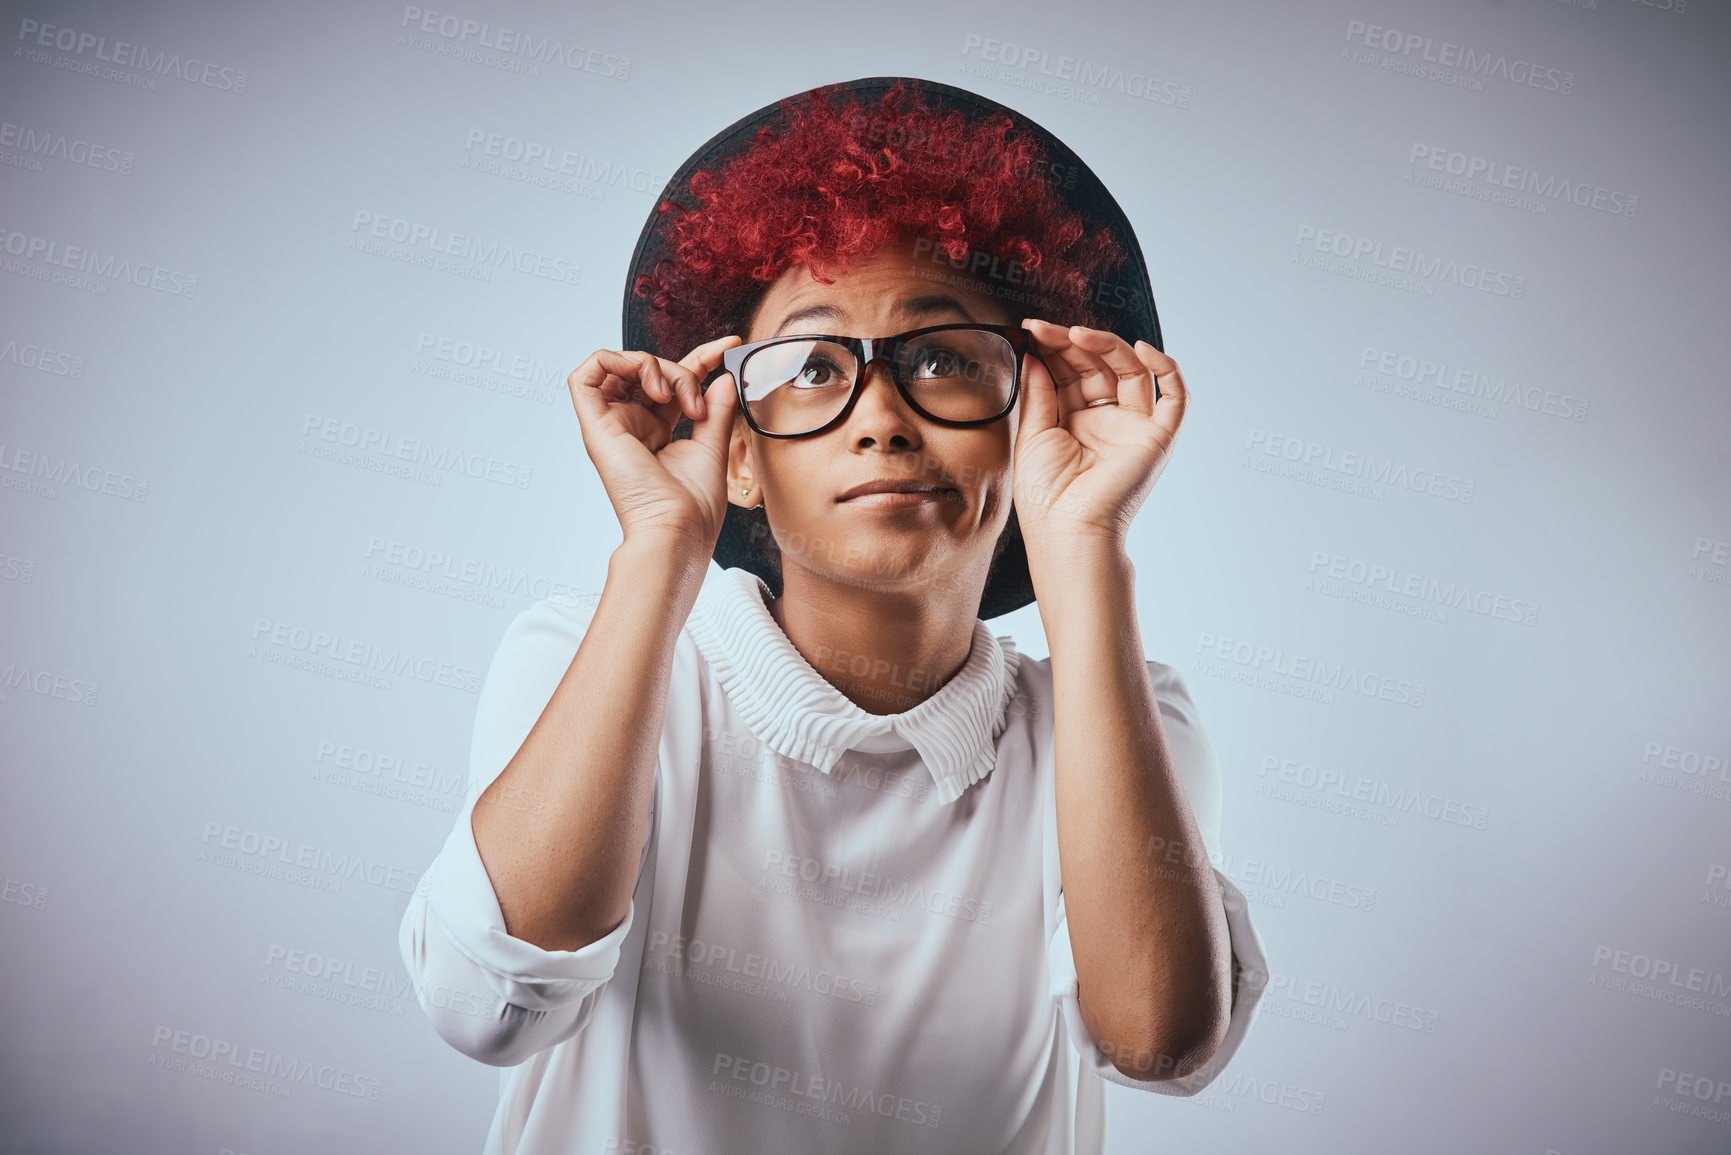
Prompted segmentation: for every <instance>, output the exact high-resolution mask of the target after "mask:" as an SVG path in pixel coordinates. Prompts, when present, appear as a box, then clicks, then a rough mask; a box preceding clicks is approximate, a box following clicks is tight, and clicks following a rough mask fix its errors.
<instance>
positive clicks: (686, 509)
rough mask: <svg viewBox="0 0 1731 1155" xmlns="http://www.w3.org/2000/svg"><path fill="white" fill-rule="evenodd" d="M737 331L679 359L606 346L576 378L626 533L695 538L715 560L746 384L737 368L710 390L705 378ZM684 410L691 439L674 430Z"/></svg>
mask: <svg viewBox="0 0 1731 1155" xmlns="http://www.w3.org/2000/svg"><path fill="white" fill-rule="evenodd" d="M739 342H740V338H739V337H738V336H735V335H731V334H730V335H728V336H726V337H720V338H717V339H716V340H714V341H710V342H708V343H707V344H703V345H699V346H698V347H697V348H695V349H693V350H692V351H691V352H689V353H687V354H686V355H685V356H684V357H682V358H681V359H680V360H678V361H669V360H667V359H666V358H664V357H655V356H652V355H651V354H649V353H641V352H618V351H616V350H613V349H597V350H596V351H595V352H594V353H592V354H590V356H589V359H588V360H586V361H584V362H583V364H581V365H579V366H578V367H577V368H576V369H574V370H572V371H571V376H570V377H569V378H567V379H566V383H567V384H568V385H569V386H570V388H571V403H572V405H573V406H575V407H576V410H577V420H578V422H579V424H580V425H581V426H582V429H583V447H584V448H585V449H586V450H588V452H589V460H591V461H593V462H594V463H595V471H596V472H597V473H599V474H600V475H601V484H602V486H603V487H604V488H605V489H606V490H607V498H608V500H609V501H611V502H612V503H613V510H614V512H615V513H616V514H618V516H619V525H620V527H621V528H622V529H623V530H624V531H625V538H626V540H628V541H629V540H632V539H633V538H637V537H642V538H643V539H645V540H649V539H655V538H659V539H660V540H663V541H669V540H671V541H674V542H676V543H689V547H690V549H691V550H692V556H693V557H694V558H696V559H698V560H700V561H705V562H706V561H708V559H709V556H710V554H711V553H713V552H714V549H715V539H716V538H717V537H718V536H719V535H720V533H721V522H722V519H723V517H724V516H725V515H726V513H727V447H728V441H729V438H730V436H731V434H732V431H733V412H734V408H735V406H736V402H737V396H738V395H737V393H736V391H735V389H734V386H733V380H732V378H731V377H726V376H724V377H721V378H719V379H718V382H717V383H718V384H719V385H720V386H721V387H720V388H716V389H712V390H710V392H709V393H708V395H707V396H706V395H705V394H704V392H703V381H704V378H706V377H708V376H709V374H710V373H712V372H714V371H715V368H716V366H718V365H720V364H721V354H722V351H723V350H725V349H730V348H732V347H733V346H734V345H737V344H739ZM681 416H686V417H689V418H691V421H692V433H691V437H690V438H689V439H685V438H681V439H679V440H674V438H673V427H674V425H676V424H677V423H678V421H679V418H680V417H681Z"/></svg>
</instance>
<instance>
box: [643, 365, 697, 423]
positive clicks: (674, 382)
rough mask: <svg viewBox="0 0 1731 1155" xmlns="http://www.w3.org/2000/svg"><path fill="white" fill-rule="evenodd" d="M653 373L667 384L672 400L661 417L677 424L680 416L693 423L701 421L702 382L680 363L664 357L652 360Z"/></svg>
mask: <svg viewBox="0 0 1731 1155" xmlns="http://www.w3.org/2000/svg"><path fill="white" fill-rule="evenodd" d="M653 360H654V362H655V373H656V374H657V375H658V376H659V377H660V378H661V379H662V380H663V381H664V382H666V383H667V386H668V389H669V391H670V392H671V393H672V394H673V395H674V400H673V401H672V402H670V403H668V404H667V405H665V406H664V407H663V409H662V411H661V415H662V416H663V417H665V418H666V419H667V420H668V421H670V422H677V421H678V420H679V418H680V417H681V416H684V417H689V418H691V419H692V420H693V421H698V420H701V419H702V417H703V413H704V402H703V381H702V379H701V378H700V377H698V376H697V375H696V374H695V373H693V372H692V371H691V370H690V369H688V368H686V367H685V365H684V364H683V363H682V362H679V361H669V360H667V359H666V358H665V357H656V358H653Z"/></svg>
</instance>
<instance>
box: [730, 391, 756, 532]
mask: <svg viewBox="0 0 1731 1155" xmlns="http://www.w3.org/2000/svg"><path fill="white" fill-rule="evenodd" d="M727 500H728V501H729V502H730V503H731V504H733V505H737V506H739V507H740V508H741V509H751V508H752V507H753V506H758V505H762V504H763V494H762V492H760V491H759V489H758V488H757V479H756V476H755V471H754V470H753V468H752V464H751V426H749V425H747V424H746V422H745V416H744V414H741V413H735V414H734V415H733V431H732V432H731V433H730V434H729V435H728V438H727Z"/></svg>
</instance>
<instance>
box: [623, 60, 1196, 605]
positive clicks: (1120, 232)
mask: <svg viewBox="0 0 1731 1155" xmlns="http://www.w3.org/2000/svg"><path fill="white" fill-rule="evenodd" d="M897 85H901V86H904V87H906V88H908V89H911V90H917V91H918V92H919V93H920V95H921V96H922V97H923V98H924V99H925V100H926V101H927V102H928V103H930V104H933V105H938V106H943V107H949V108H956V109H959V110H961V111H963V112H965V113H968V114H969V115H971V116H974V117H984V116H990V115H995V114H1003V115H1007V116H1008V117H1010V119H1011V121H1012V122H1013V123H1014V125H1015V127H1016V128H1017V129H1019V130H1021V131H1023V132H1026V133H1028V134H1029V135H1031V136H1032V137H1034V139H1035V140H1037V141H1038V142H1039V143H1040V145H1041V147H1042V148H1043V149H1044V150H1045V153H1046V160H1047V162H1048V164H1049V165H1051V166H1052V171H1054V172H1058V173H1061V174H1063V180H1062V181H1061V182H1054V185H1053V188H1054V191H1056V192H1057V193H1058V195H1059V197H1060V198H1061V199H1062V200H1063V202H1064V203H1065V205H1066V206H1067V207H1068V208H1070V209H1071V210H1073V211H1075V212H1077V213H1078V214H1080V215H1081V216H1082V218H1083V220H1084V222H1085V224H1086V225H1087V227H1088V228H1089V229H1090V230H1093V229H1099V228H1105V229H1107V230H1108V231H1109V232H1110V233H1111V235H1112V238H1113V239H1114V240H1115V241H1116V242H1117V243H1118V246H1119V248H1120V249H1121V251H1122V252H1123V253H1124V260H1123V262H1122V263H1121V264H1119V265H1118V266H1117V267H1116V268H1115V269H1114V270H1113V271H1112V273H1111V275H1110V278H1109V280H1105V281H1101V282H1099V283H1097V284H1096V285H1094V286H1091V292H1090V297H1091V299H1092V301H1093V308H1094V309H1095V311H1096V313H1097V315H1098V316H1099V318H1100V323H1101V324H1100V327H1102V328H1105V329H1108V330H1110V331H1111V332H1113V333H1116V334H1117V335H1118V336H1120V337H1122V338H1124V340H1125V341H1127V342H1129V343H1131V344H1135V343H1136V342H1137V341H1147V342H1148V343H1149V344H1150V345H1153V346H1154V347H1155V348H1156V349H1162V350H1164V348H1165V345H1164V343H1163V342H1162V340H1161V336H1160V318H1159V314H1158V313H1157V312H1156V310H1155V307H1154V294H1153V291H1152V289H1151V288H1150V286H1149V282H1148V266H1147V263H1146V261H1145V260H1144V259H1143V256H1142V246H1141V245H1140V243H1138V241H1137V240H1136V231H1135V230H1134V229H1133V228H1131V227H1130V221H1129V218H1128V217H1126V216H1125V215H1124V210H1123V208H1122V207H1121V206H1120V205H1119V204H1118V202H1117V201H1116V200H1115V199H1114V198H1113V196H1112V194H1111V193H1110V192H1108V191H1107V190H1106V186H1105V184H1104V183H1102V182H1101V180H1100V178H1099V177H1098V176H1096V175H1095V174H1094V171H1093V170H1092V169H1090V168H1089V167H1088V166H1087V165H1086V164H1084V163H1082V159H1081V158H1080V157H1078V156H1077V155H1076V153H1075V152H1074V150H1072V149H1071V148H1070V147H1069V146H1068V145H1066V144H1065V143H1064V142H1063V141H1061V140H1059V139H1058V138H1057V137H1056V136H1055V135H1053V134H1052V133H1051V132H1050V131H1049V130H1047V129H1046V128H1045V127H1043V126H1042V125H1040V124H1038V123H1036V122H1035V121H1033V120H1031V119H1029V118H1028V117H1027V116H1025V115H1023V114H1022V113H1020V112H1017V111H1016V110H1015V109H1013V108H1009V107H1006V106H1005V105H1002V104H999V103H998V102H997V101H995V100H991V99H989V98H987V97H984V96H981V95H979V94H978V93H976V92H970V91H968V90H967V89H965V88H956V87H954V86H953V85H948V84H941V83H939V82H937V81H934V80H923V79H920V78H918V77H911V76H869V77H862V78H861V79H858V80H850V81H846V82H843V83H840V84H836V85H823V86H821V87H822V88H823V89H824V90H825V92H826V94H831V95H830V98H831V99H832V100H834V99H838V98H839V99H845V98H846V97H848V96H852V97H854V98H856V99H858V100H860V102H861V103H862V104H868V105H875V103H876V100H877V99H880V98H881V97H882V96H883V94H884V93H885V92H887V91H888V90H889V89H891V88H893V87H895V86H897ZM814 91H816V89H808V90H806V92H802V93H797V94H795V95H794V97H793V99H799V98H802V97H805V96H808V95H809V94H810V93H812V92H814ZM782 119H783V113H782V101H780V100H778V101H776V102H775V103H773V104H768V105H765V106H764V107H762V108H760V109H758V110H757V111H756V112H753V113H751V114H750V115H748V116H745V117H742V118H740V119H739V120H737V121H735V122H734V123H733V124H731V125H729V126H728V127H727V128H724V129H722V130H721V131H720V132H718V133H716V134H715V135H714V136H712V137H710V138H709V140H708V141H706V142H705V143H704V144H703V146H702V147H700V148H699V149H698V150H697V151H696V152H694V153H692V154H691V156H690V157H689V158H688V159H687V160H686V161H685V163H684V164H682V165H680V166H679V171H677V172H676V173H674V174H673V177H672V179H670V180H669V181H668V182H667V187H666V188H665V189H663V190H662V193H661V195H660V196H659V197H658V198H656V202H655V203H656V205H657V206H659V205H660V204H662V203H663V202H665V201H676V202H678V203H679V204H681V205H684V206H686V207H688V208H696V207H697V206H696V204H695V203H694V202H693V200H692V198H691V196H690V187H691V178H692V176H693V175H694V174H696V173H697V172H699V171H703V170H712V169H715V168H718V167H719V166H720V165H721V164H722V163H724V162H725V161H726V160H728V159H729V158H730V157H733V156H735V155H737V154H739V153H740V152H743V151H744V150H745V149H746V148H748V147H749V146H750V144H751V142H752V139H753V138H754V137H755V136H756V135H757V132H758V130H759V129H761V128H763V127H764V126H765V125H772V124H779V123H781V122H782ZM1072 177H1073V179H1072ZM673 215H674V214H672V213H661V212H656V211H655V210H654V209H651V210H650V213H649V220H648V221H647V222H646V223H645V224H644V226H643V232H642V234H641V235H640V236H639V237H638V238H637V247H636V249H635V250H633V252H632V254H631V264H630V267H629V268H628V269H627V274H626V278H625V310H624V318H623V324H622V330H621V331H622V334H623V338H624V345H623V347H624V348H626V349H642V350H645V351H648V352H651V353H654V354H655V355H656V356H659V357H668V358H670V359H678V358H680V357H683V356H684V355H685V354H686V353H688V352H689V351H690V350H687V349H679V350H664V349H658V348H656V347H655V343H654V338H653V336H652V335H651V330H650V326H649V309H650V303H649V301H648V300H646V299H645V298H643V297H639V296H637V295H636V294H635V293H634V292H632V288H633V286H634V285H636V283H637V278H638V276H639V275H641V274H644V273H647V272H650V271H651V270H653V269H654V268H655V267H656V265H657V264H658V263H659V262H660V261H661V260H662V259H663V258H664V256H665V254H666V249H667V234H668V232H669V230H670V226H671V218H672V216H673ZM673 436H674V437H689V436H691V421H690V419H689V418H681V419H680V421H679V423H678V424H677V425H676V426H675V427H674V430H673ZM774 548H775V546H774V539H773V538H772V537H771V536H770V532H769V523H768V519H767V517H766V516H765V514H764V512H763V507H762V506H761V505H758V506H756V507H754V508H752V509H741V508H740V507H739V506H736V505H732V504H729V505H728V507H727V513H726V517H725V519H724V520H723V523H722V527H721V532H720V534H719V536H718V537H717V538H716V542H715V560H716V562H717V563H718V564H720V565H721V566H723V567H728V568H732V567H738V568H741V569H746V570H749V571H751V572H752V573H754V574H756V575H757V576H758V577H760V578H762V579H763V581H764V582H765V584H767V585H768V586H769V588H770V591H771V592H772V593H773V594H775V595H776V596H778V597H779V596H780V594H781V578H780V572H779V567H778V566H777V564H776V561H775V558H774V556H773V555H772V554H771V553H770V552H769V551H771V550H773V549H774ZM1033 600H1034V582H1033V578H1032V577H1031V576H1030V575H1029V573H1028V554H1027V549H1026V547H1025V546H1024V545H1023V543H1022V533H1021V527H1020V524H1019V522H1018V521H1017V520H1016V515H1015V511H1014V510H1013V509H1012V510H1011V513H1010V519H1009V521H1008V522H1007V523H1006V525H1005V526H1004V531H1003V535H1002V537H1001V538H1000V542H999V548H998V551H997V557H996V559H995V560H994V561H993V563H992V568H991V571H990V573H989V574H988V575H987V578H986V588H985V592H984V594H983V595H982V597H981V598H980V608H979V616H980V617H981V618H995V617H999V616H1001V615H1003V614H1007V613H1009V612H1011V611H1012V610H1018V609H1021V608H1022V607H1023V606H1026V605H1028V604H1030V603H1031V602H1033Z"/></svg>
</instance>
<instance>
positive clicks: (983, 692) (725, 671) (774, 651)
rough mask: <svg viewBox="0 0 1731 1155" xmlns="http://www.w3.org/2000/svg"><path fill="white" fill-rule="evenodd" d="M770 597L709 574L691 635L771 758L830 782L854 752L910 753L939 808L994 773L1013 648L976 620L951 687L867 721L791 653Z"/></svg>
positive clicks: (1012, 678) (743, 574)
mask: <svg viewBox="0 0 1731 1155" xmlns="http://www.w3.org/2000/svg"><path fill="white" fill-rule="evenodd" d="M768 596H769V587H768V586H766V585H765V584H764V583H763V581H762V580H761V579H760V578H758V576H757V575H756V574H754V573H752V572H751V571H749V570H745V569H721V568H719V567H717V566H715V565H711V566H710V568H709V572H708V574H706V575H705V577H704V581H703V587H702V588H701V589H700V590H699V591H698V595H697V602H696V604H695V605H694V606H693V608H692V612H691V615H690V617H689V618H688V619H687V622H686V628H687V629H688V630H689V632H690V634H691V637H692V640H693V641H695V642H696V643H697V647H698V650H699V651H700V652H701V653H702V655H703V657H704V660H705V661H707V662H708V663H709V666H710V669H712V670H713V671H714V672H715V676H716V678H717V679H718V680H719V681H720V683H721V686H722V689H723V690H724V691H725V692H726V694H727V697H728V700H729V701H730V702H731V703H732V704H733V707H734V709H735V710H736V711H737V712H738V714H739V716H740V718H741V719H743V720H744V722H745V724H746V725H747V726H749V727H750V728H751V732H752V733H753V734H755V735H756V736H757V737H758V738H759V739H760V740H761V741H763V742H764V743H765V744H766V745H768V746H769V747H770V748H771V749H772V750H775V751H776V752H777V753H779V754H782V755H783V756H785V757H787V758H791V759H793V760H794V761H797V762H804V763H806V764H808V765H811V766H815V767H816V768H817V769H818V770H821V771H822V772H823V773H825V774H828V773H829V772H830V769H831V768H832V767H833V766H834V765H835V764H836V762H837V761H838V760H839V759H840V758H841V756H842V754H844V753H845V752H847V751H848V750H860V751H865V752H874V753H881V752H886V751H892V750H907V749H913V750H916V751H918V752H919V756H920V760H921V761H922V762H923V763H925V766H926V769H927V770H929V771H930V772H931V775H932V781H933V783H934V784H935V786H936V791H935V793H936V796H937V798H938V800H939V801H940V802H953V801H954V800H955V799H957V798H959V797H961V795H962V792H963V791H965V790H966V789H967V788H968V787H969V786H971V785H973V784H974V783H975V782H978V781H979V780H980V779H981V778H984V777H985V776H986V775H987V774H990V773H991V771H992V766H993V765H994V764H995V762H996V761H997V738H998V735H999V734H1000V733H1002V731H1003V728H1004V724H1005V720H1006V718H1007V714H1008V708H1009V704H1010V699H1011V698H1012V697H1013V696H1014V694H1015V690H1016V674H1017V670H1018V668H1019V665H1020V661H1021V655H1020V654H1019V653H1018V652H1017V651H1016V646H1015V643H1014V642H1013V641H1012V640H1011V639H1009V638H1007V637H1004V638H1000V637H997V636H996V635H994V634H993V633H992V631H991V630H990V629H989V628H987V626H986V623H984V622H982V621H979V620H977V619H976V620H975V622H974V640H973V645H972V647H971V648H970V649H969V651H968V659H967V661H966V662H964V663H963V664H962V668H961V669H960V670H959V671H957V673H956V675H955V677H953V678H951V679H950V680H949V681H948V682H946V683H944V685H943V686H941V687H940V688H939V689H938V691H937V693H935V694H933V695H932V696H931V697H929V698H927V699H926V700H925V701H923V702H921V703H920V704H919V705H917V706H915V707H914V708H913V709H911V710H908V711H906V712H904V713H901V714H870V713H867V712H866V711H865V710H862V709H860V707H858V706H856V705H855V704H854V703H852V702H850V701H848V699H847V698H846V697H844V696H843V695H842V692H841V691H840V690H838V689H836V688H835V687H834V686H832V685H830V684H829V683H828V682H827V681H825V680H824V678H823V675H821V674H819V673H818V672H817V671H816V670H815V669H813V668H812V666H811V663H809V662H807V661H806V660H805V657H804V656H803V655H802V654H801V653H800V652H799V651H798V650H797V649H795V648H794V645H793V643H792V642H791V641H789V640H788V637H787V635H786V634H784V633H783V632H782V630H781V627H780V626H779V625H777V624H776V621H775V618H774V617H773V616H772V615H771V614H770V612H769V605H768V603H767V601H766V599H767V598H768Z"/></svg>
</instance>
